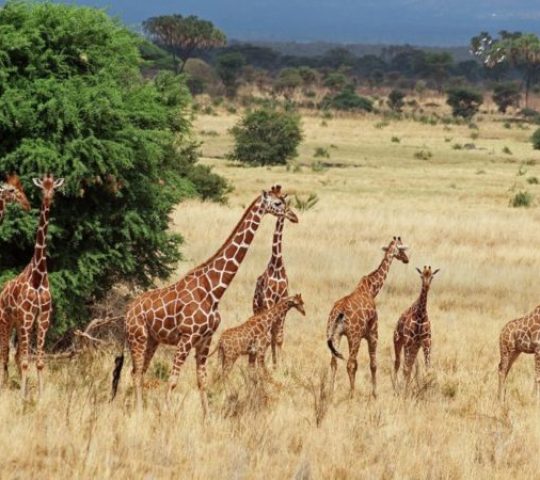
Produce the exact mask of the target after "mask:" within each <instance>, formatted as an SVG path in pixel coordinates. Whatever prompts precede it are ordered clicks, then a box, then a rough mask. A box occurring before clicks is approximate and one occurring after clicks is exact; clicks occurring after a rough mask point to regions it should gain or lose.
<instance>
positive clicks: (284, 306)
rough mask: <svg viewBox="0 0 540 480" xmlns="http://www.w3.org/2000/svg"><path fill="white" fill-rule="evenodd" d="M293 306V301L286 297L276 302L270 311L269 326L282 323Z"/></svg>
mask: <svg viewBox="0 0 540 480" xmlns="http://www.w3.org/2000/svg"><path fill="white" fill-rule="evenodd" d="M291 308H292V305H291V303H290V302H289V299H287V298H286V299H284V300H282V301H281V302H279V303H276V305H274V306H273V307H272V308H271V309H270V310H269V311H268V325H267V326H268V327H270V326H272V325H281V324H283V322H284V321H285V316H286V315H287V312H288V311H289V310H290V309H291Z"/></svg>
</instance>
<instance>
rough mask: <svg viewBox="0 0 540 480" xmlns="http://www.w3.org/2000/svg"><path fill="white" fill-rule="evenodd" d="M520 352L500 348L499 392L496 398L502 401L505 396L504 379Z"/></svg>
mask: <svg viewBox="0 0 540 480" xmlns="http://www.w3.org/2000/svg"><path fill="white" fill-rule="evenodd" d="M519 353H520V352H515V351H508V350H503V349H502V348H501V360H500V362H499V392H498V398H499V400H500V401H503V400H504V399H505V396H506V377H507V376H508V372H509V371H510V368H512V364H513V363H514V362H515V361H516V358H517V357H518V356H519Z"/></svg>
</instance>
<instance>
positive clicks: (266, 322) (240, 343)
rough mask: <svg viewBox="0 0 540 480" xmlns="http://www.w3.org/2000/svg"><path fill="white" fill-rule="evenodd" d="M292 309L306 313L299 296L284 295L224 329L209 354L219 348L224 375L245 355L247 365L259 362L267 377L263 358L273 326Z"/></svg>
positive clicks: (278, 323)
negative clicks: (246, 356) (236, 324)
mask: <svg viewBox="0 0 540 480" xmlns="http://www.w3.org/2000/svg"><path fill="white" fill-rule="evenodd" d="M291 308H296V309H297V310H298V311H299V312H300V313H301V314H302V315H305V314H306V312H305V310H304V301H303V300H302V295H300V294H297V295H294V296H291V297H285V298H284V299H282V300H280V301H279V302H278V303H276V304H275V305H273V306H272V307H270V308H269V309H267V310H263V311H262V312H259V313H256V314H255V315H253V316H252V317H250V318H249V319H248V320H247V321H246V322H244V323H242V324H241V325H239V326H237V327H233V328H229V329H227V330H225V331H224V332H223V334H222V335H221V338H220V339H219V342H218V344H217V346H216V348H215V349H214V351H213V352H212V353H211V354H210V355H208V356H209V357H210V356H212V355H213V354H214V353H216V352H217V351H219V356H220V358H221V366H222V369H223V377H226V376H227V375H228V373H229V372H230V370H231V368H232V367H233V365H234V362H236V360H237V359H238V357H239V356H240V355H248V356H249V365H250V367H252V368H254V367H255V366H256V365H257V364H258V366H259V367H260V368H261V369H262V371H263V373H264V375H265V377H266V378H270V374H269V373H268V371H267V369H266V365H265V363H264V357H265V355H266V351H267V350H268V347H269V346H270V344H271V343H272V331H273V330H274V327H275V326H276V325H278V326H282V325H283V323H284V322H285V317H286V315H287V312H288V311H289V310H290V309H291Z"/></svg>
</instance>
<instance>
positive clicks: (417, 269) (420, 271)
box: [416, 267, 422, 275]
mask: <svg viewBox="0 0 540 480" xmlns="http://www.w3.org/2000/svg"><path fill="white" fill-rule="evenodd" d="M416 271H417V272H418V273H419V274H420V275H422V270H420V269H419V268H418V267H416Z"/></svg>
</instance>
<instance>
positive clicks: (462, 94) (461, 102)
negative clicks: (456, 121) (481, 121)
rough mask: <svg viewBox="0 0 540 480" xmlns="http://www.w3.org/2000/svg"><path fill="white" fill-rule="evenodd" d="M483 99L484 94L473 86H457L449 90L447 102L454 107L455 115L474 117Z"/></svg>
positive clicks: (453, 112)
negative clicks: (472, 87)
mask: <svg viewBox="0 0 540 480" xmlns="http://www.w3.org/2000/svg"><path fill="white" fill-rule="evenodd" d="M483 101H484V98H483V97H482V94H481V93H480V92H477V91H476V90H473V89H471V88H467V87H455V88H451V89H449V90H448V92H447V99H446V103H447V104H448V105H450V106H451V107H452V115H454V117H463V118H466V119H470V118H472V117H473V116H474V115H475V114H476V113H477V112H478V110H479V109H480V105H482V103H483Z"/></svg>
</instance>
